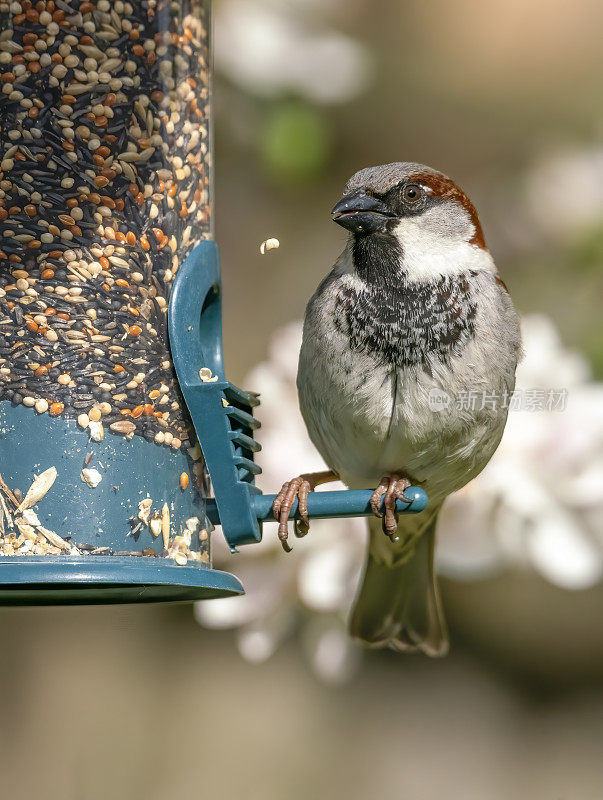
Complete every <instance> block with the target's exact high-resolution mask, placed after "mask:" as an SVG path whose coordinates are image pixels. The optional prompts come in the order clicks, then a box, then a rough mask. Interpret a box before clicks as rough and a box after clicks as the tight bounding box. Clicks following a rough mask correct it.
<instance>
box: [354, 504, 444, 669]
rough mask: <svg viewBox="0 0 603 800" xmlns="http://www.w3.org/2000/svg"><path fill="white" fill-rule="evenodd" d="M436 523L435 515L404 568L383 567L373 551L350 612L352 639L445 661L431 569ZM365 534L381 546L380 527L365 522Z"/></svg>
mask: <svg viewBox="0 0 603 800" xmlns="http://www.w3.org/2000/svg"><path fill="white" fill-rule="evenodd" d="M436 520H437V514H436V515H434V517H433V519H432V520H431V521H430V523H429V524H428V526H427V527H426V529H425V530H424V531H423V532H422V533H421V535H420V537H419V539H418V541H417V543H416V545H415V548H414V553H412V554H411V555H410V557H409V558H408V559H405V561H404V562H403V563H397V564H396V563H394V564H393V565H388V564H386V563H383V562H382V561H381V560H379V559H378V558H376V557H375V554H373V552H371V551H372V550H373V548H371V550H370V551H369V556H368V562H367V566H366V571H365V575H364V581H363V584H362V588H361V590H360V594H359V596H358V599H357V601H356V604H355V607H354V610H353V612H352V618H351V623H350V631H351V634H352V636H353V637H354V638H356V639H359V640H361V641H362V642H364V643H365V644H368V645H369V646H372V647H391V648H393V649H394V650H398V651H410V652H413V651H414V652H416V651H420V652H423V653H426V654H427V655H429V656H443V655H446V653H447V652H448V632H447V628H446V622H445V620H444V615H443V612H442V606H441V602H440V597H439V591H438V586H437V579H436V576H435V573H434V569H433V557H434V547H435V527H436ZM369 528H370V532H371V540H373V539H375V538H376V537H380V538H379V539H378V541H380V542H382V541H383V536H384V534H383V531H382V530H381V521H380V520H379V519H376V518H374V519H371V520H369Z"/></svg>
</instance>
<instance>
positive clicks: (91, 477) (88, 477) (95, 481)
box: [80, 468, 103, 489]
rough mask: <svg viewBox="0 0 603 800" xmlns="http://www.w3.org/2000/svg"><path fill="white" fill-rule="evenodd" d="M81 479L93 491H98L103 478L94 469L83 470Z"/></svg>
mask: <svg viewBox="0 0 603 800" xmlns="http://www.w3.org/2000/svg"><path fill="white" fill-rule="evenodd" d="M80 477H81V479H82V481H83V482H84V483H85V484H86V485H87V486H89V487H90V488H91V489H96V487H97V486H98V485H99V483H100V482H101V481H102V479H103V476H102V475H101V474H100V472H99V471H98V470H97V469H94V468H92V469H89V468H86V469H83V470H82V471H81V473H80Z"/></svg>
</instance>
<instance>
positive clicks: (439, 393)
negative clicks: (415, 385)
mask: <svg viewBox="0 0 603 800" xmlns="http://www.w3.org/2000/svg"><path fill="white" fill-rule="evenodd" d="M427 402H428V404H429V408H430V410H431V411H436V412H438V411H444V409H446V408H448V406H449V405H450V403H451V402H452V398H451V397H450V395H449V394H448V392H445V391H444V390H443V389H438V388H437V387H434V388H433V389H430V390H429V399H428V401H427Z"/></svg>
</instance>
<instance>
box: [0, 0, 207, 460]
mask: <svg viewBox="0 0 603 800" xmlns="http://www.w3.org/2000/svg"><path fill="white" fill-rule="evenodd" d="M208 128H209V63H208V20H207V16H206V9H205V4H204V2H203V0H178V1H177V2H169V0H132V2H125V1H122V0H96V2H89V0H82V1H81V2H80V0H38V2H35V0H13V2H10V3H8V2H0V159H1V161H0V400H8V401H12V403H15V404H20V403H22V404H23V405H25V406H28V407H31V408H32V412H34V413H38V414H44V413H48V414H50V415H51V416H55V417H58V416H65V417H71V418H77V419H78V423H79V424H80V425H81V426H82V427H85V428H90V433H91V436H92V438H98V437H101V438H102V435H103V431H104V429H108V430H109V431H111V432H113V433H115V434H120V435H124V436H130V437H131V436H133V435H135V434H138V435H142V436H144V437H145V438H146V439H148V440H150V441H152V440H154V441H155V442H157V443H160V444H165V445H169V446H171V447H173V448H174V449H178V448H180V447H181V446H182V445H186V446H190V445H191V444H192V443H193V442H192V441H191V440H192V433H191V429H190V423H189V422H188V421H187V417H186V413H185V410H184V408H183V405H182V399H181V396H180V394H179V391H178V387H177V383H176V377H175V372H174V369H173V365H172V362H171V360H170V356H169V350H168V343H167V330H166V323H167V307H168V302H169V295H170V289H171V286H172V282H173V279H174V276H175V274H176V272H177V270H178V268H179V266H180V264H181V263H182V261H183V260H184V258H186V256H187V255H188V253H189V252H190V250H191V249H192V247H193V246H194V245H195V244H196V243H197V242H198V241H199V240H200V239H201V238H205V237H207V236H208V235H209V233H210V196H209V184H210V169H211V164H210V157H211V154H210V146H209V130H208ZM95 431H96V435H95V433H94V432H95Z"/></svg>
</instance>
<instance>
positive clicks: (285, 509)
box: [272, 470, 339, 553]
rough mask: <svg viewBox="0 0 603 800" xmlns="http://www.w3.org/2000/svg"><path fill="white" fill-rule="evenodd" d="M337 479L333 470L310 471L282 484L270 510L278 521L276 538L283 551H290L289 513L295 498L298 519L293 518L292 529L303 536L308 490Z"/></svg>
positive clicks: (305, 529)
mask: <svg viewBox="0 0 603 800" xmlns="http://www.w3.org/2000/svg"><path fill="white" fill-rule="evenodd" d="M337 480H339V475H338V474H337V473H336V472H334V471H333V470H327V471H325V472H311V473H308V474H305V475H299V476H298V477H297V478H293V479H292V480H290V481H287V482H286V483H283V486H282V488H281V490H280V492H279V493H278V494H277V496H276V498H275V500H274V503H273V504H272V511H273V513H274V519H275V520H276V521H277V522H278V538H279V539H280V542H281V544H282V546H283V550H284V551H285V553H290V552H291V546H290V544H289V542H288V541H287V537H288V535H289V534H288V530H287V528H288V525H287V523H288V522H289V514H290V513H291V507H292V506H293V503H294V502H295V500H296V498H297V500H298V501H299V503H298V507H297V513H298V514H299V519H294V520H293V530H294V532H295V535H296V536H297V537H301V536H305V535H306V534H307V533H308V531H309V530H310V520H309V519H308V492H313V491H314V489H316V487H317V486H319V485H320V484H321V483H330V482H331V481H337Z"/></svg>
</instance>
